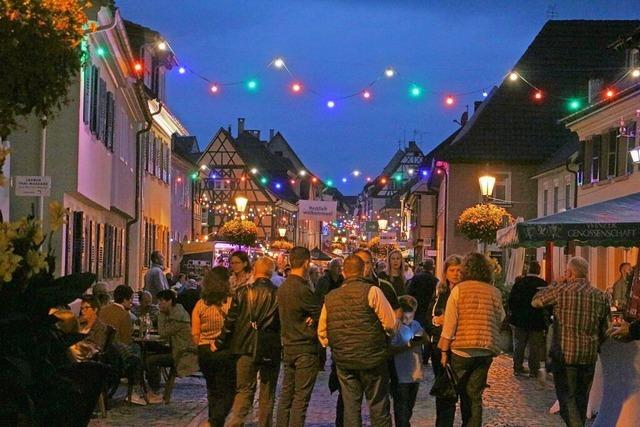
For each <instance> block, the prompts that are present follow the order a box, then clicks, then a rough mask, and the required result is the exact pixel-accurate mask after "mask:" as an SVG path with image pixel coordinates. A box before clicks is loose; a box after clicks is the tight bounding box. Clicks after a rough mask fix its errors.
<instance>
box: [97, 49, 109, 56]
mask: <svg viewBox="0 0 640 427" xmlns="http://www.w3.org/2000/svg"><path fill="white" fill-rule="evenodd" d="M96 53H97V54H98V55H99V56H104V55H105V53H107V52H106V51H105V50H104V48H103V47H99V48H97V49H96Z"/></svg>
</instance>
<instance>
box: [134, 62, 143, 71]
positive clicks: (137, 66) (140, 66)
mask: <svg viewBox="0 0 640 427" xmlns="http://www.w3.org/2000/svg"><path fill="white" fill-rule="evenodd" d="M133 69H134V70H135V72H136V73H139V72H140V71H142V64H141V63H139V62H136V63H135V64H133Z"/></svg>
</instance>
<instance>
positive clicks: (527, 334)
mask: <svg viewBox="0 0 640 427" xmlns="http://www.w3.org/2000/svg"><path fill="white" fill-rule="evenodd" d="M512 328H513V370H514V371H522V365H523V363H524V351H525V349H526V348H527V344H529V359H528V365H529V374H530V375H535V374H536V372H538V369H540V361H544V360H545V354H546V348H547V344H546V338H545V334H544V331H529V330H526V329H523V328H519V327H517V326H512Z"/></svg>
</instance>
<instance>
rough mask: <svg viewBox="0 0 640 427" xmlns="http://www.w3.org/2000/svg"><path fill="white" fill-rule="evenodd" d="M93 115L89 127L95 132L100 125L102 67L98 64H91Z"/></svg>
mask: <svg viewBox="0 0 640 427" xmlns="http://www.w3.org/2000/svg"><path fill="white" fill-rule="evenodd" d="M91 70H92V71H91V101H90V103H91V108H90V110H91V116H90V122H89V129H90V130H91V132H92V133H93V134H95V133H96V128H97V125H98V87H99V86H100V85H99V83H98V82H99V79H100V69H99V68H97V67H96V66H94V65H92V66H91Z"/></svg>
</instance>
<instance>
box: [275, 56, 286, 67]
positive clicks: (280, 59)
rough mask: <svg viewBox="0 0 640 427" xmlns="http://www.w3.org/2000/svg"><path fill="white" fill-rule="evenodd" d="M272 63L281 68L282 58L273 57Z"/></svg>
mask: <svg viewBox="0 0 640 427" xmlns="http://www.w3.org/2000/svg"><path fill="white" fill-rule="evenodd" d="M273 65H274V66H275V67H276V68H282V67H284V59H282V58H276V59H274V60H273Z"/></svg>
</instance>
